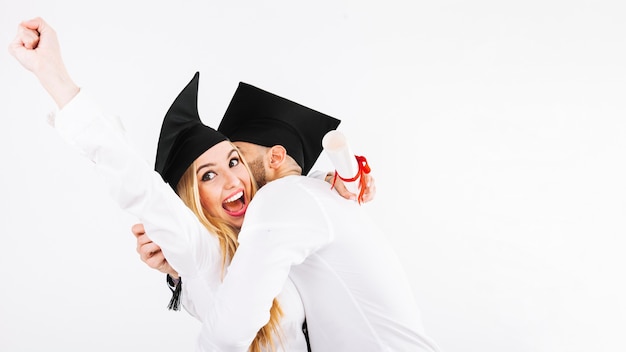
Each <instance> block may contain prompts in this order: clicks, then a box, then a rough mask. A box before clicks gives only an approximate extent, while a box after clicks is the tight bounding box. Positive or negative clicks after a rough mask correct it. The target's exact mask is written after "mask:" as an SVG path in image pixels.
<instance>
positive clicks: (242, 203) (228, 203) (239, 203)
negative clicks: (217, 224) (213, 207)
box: [222, 191, 246, 216]
mask: <svg viewBox="0 0 626 352" xmlns="http://www.w3.org/2000/svg"><path fill="white" fill-rule="evenodd" d="M222 208H224V210H226V212H227V213H228V214H230V215H231V216H241V215H243V214H244V213H245V211H246V199H245V197H244V196H243V191H238V192H236V193H234V194H233V195H232V196H230V197H228V198H226V199H225V200H224V201H223V202H222Z"/></svg>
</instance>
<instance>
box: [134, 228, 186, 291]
mask: <svg viewBox="0 0 626 352" xmlns="http://www.w3.org/2000/svg"><path fill="white" fill-rule="evenodd" d="M131 230H132V232H133V234H134V235H135V237H136V238H137V253H139V257H140V258H141V261H143V262H144V263H146V264H147V265H148V266H149V267H151V268H152V269H155V270H158V271H160V272H162V273H164V274H169V275H170V276H171V277H172V278H174V279H178V273H177V272H176V270H174V269H173V268H172V267H171V266H170V264H169V263H168V262H167V260H166V259H165V256H164V255H163V252H162V251H161V247H159V246H158V245H157V244H156V243H154V242H152V240H150V238H149V237H148V235H146V231H145V229H144V227H143V224H135V225H133V227H132V228H131Z"/></svg>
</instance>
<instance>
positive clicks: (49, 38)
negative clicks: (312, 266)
mask: <svg viewBox="0 0 626 352" xmlns="http://www.w3.org/2000/svg"><path fill="white" fill-rule="evenodd" d="M9 51H10V52H11V54H12V55H13V56H15V58H16V59H17V60H18V61H19V62H20V63H21V64H22V65H23V66H24V67H25V68H26V69H27V70H29V71H31V72H33V73H34V74H35V75H36V76H37V78H38V79H39V81H40V82H41V84H42V86H43V87H44V88H45V89H46V90H47V91H48V93H49V94H50V96H51V97H52V98H53V99H54V101H55V103H56V104H57V106H58V108H59V111H57V113H56V114H55V116H54V118H53V120H54V122H53V123H54V125H55V128H56V129H57V130H58V132H59V134H60V135H61V136H62V137H63V138H64V139H66V140H67V141H68V142H69V143H70V144H72V145H74V146H75V147H76V148H77V149H78V150H79V151H80V152H81V153H83V154H84V155H85V156H86V157H87V158H89V159H90V160H91V161H92V162H93V163H94V164H95V166H96V169H97V170H98V172H99V173H100V174H102V175H103V176H104V178H105V179H106V180H107V182H106V186H107V187H108V188H109V189H110V191H111V192H110V194H111V195H112V197H113V198H114V199H115V200H116V201H117V202H118V204H119V205H120V206H121V207H122V208H123V209H125V210H127V211H129V212H130V213H132V214H134V215H136V216H137V217H139V219H140V220H141V222H142V223H143V224H144V226H145V228H146V231H148V232H149V233H150V238H151V239H152V240H154V242H155V243H156V244H157V245H158V246H159V247H160V249H161V250H162V252H163V254H164V256H165V257H166V258H167V261H168V263H169V264H171V266H172V268H174V269H175V271H176V272H177V274H180V276H181V277H183V278H184V280H185V287H186V292H187V293H188V297H187V300H186V302H187V303H188V305H187V306H186V308H187V309H188V310H189V311H190V313H192V315H195V316H196V317H198V318H199V319H200V320H202V321H203V322H204V323H206V321H205V320H206V319H209V320H210V317H206V316H205V315H203V314H198V312H205V311H207V310H208V306H209V305H211V304H212V298H213V297H214V294H215V290H216V288H217V287H218V286H219V285H220V284H221V281H222V279H223V275H224V270H225V268H226V267H227V266H228V265H229V262H230V260H231V258H232V257H233V255H234V253H235V251H236V250H237V246H238V244H237V234H238V231H239V229H240V228H241V225H242V223H243V218H244V214H245V212H246V210H247V206H248V204H249V202H250V200H251V198H252V196H253V195H254V192H255V188H256V186H255V184H254V181H253V180H252V178H251V174H250V170H249V169H248V167H247V165H246V164H245V163H244V161H243V160H242V158H241V156H240V155H239V152H238V150H237V148H235V147H234V146H233V144H231V142H230V141H229V140H228V139H227V138H226V137H225V136H223V135H222V134H221V133H219V132H217V131H215V130H214V129H212V128H210V127H208V126H205V125H204V124H202V122H201V121H200V118H199V116H198V112H197V89H198V79H199V77H198V74H196V75H195V76H194V78H193V79H192V80H191V82H189V84H188V85H187V86H186V87H185V89H183V91H181V93H180V94H179V96H178V97H177V99H176V100H175V101H174V103H173V104H172V106H171V108H170V109H169V111H168V112H167V114H166V116H165V118H164V120H163V126H162V130H161V135H160V137H159V146H158V151H157V161H156V167H155V169H156V171H158V173H155V172H154V171H153V170H152V169H151V168H150V167H149V166H148V165H147V164H146V163H145V162H144V160H143V159H142V158H141V157H140V156H139V155H138V154H137V153H136V151H135V150H134V148H133V147H132V146H131V145H130V143H129V142H128V140H127V139H126V138H125V136H124V134H123V132H122V131H121V129H120V128H119V124H118V122H116V121H115V120H114V119H111V118H110V117H109V116H108V115H106V114H105V113H104V112H103V111H102V110H101V109H100V108H99V107H98V105H97V103H96V102H95V101H93V100H92V99H91V98H90V97H89V95H88V93H87V92H85V91H83V90H82V89H81V88H79V87H78V86H77V85H76V84H75V83H74V82H73V80H72V79H71V77H70V76H69V74H68V73H67V70H66V68H65V66H64V64H63V60H62V58H61V53H60V49H59V44H58V40H57V37H56V33H55V31H54V30H53V29H52V28H51V27H50V26H49V25H48V24H47V23H46V22H45V21H44V20H43V19H41V18H35V19H32V20H29V21H25V22H22V23H21V24H20V25H19V27H18V33H17V36H16V38H15V39H14V41H13V42H12V43H11V45H10V47H9ZM333 120H334V119H333ZM338 123H339V121H338V120H335V121H333V122H332V124H331V125H334V127H336V125H338ZM320 138H321V137H320ZM164 180H165V181H166V182H167V184H166V183H165V182H163V181H164ZM168 184H169V185H168ZM172 190H174V192H173V191H172ZM179 197H180V198H179ZM174 199H176V200H174ZM180 199H182V200H183V202H184V204H183V202H180ZM165 205H167V206H165ZM224 309H228V307H225V308H224ZM249 318H250V319H241V317H233V319H235V320H236V321H237V322H243V324H238V329H240V330H241V331H240V332H241V333H237V334H232V336H234V337H236V338H235V339H232V340H228V339H223V338H222V339H220V341H212V342H211V343H210V345H211V347H208V346H207V345H203V344H200V343H199V344H198V350H199V351H208V350H213V349H214V348H218V349H219V350H224V351H296V352H299V351H307V349H308V346H307V343H306V339H305V336H304V334H303V332H302V324H303V322H304V310H303V306H302V303H301V301H300V298H299V295H298V292H297V290H296V289H295V287H294V286H293V284H292V283H291V282H290V281H289V280H287V281H286V283H285V285H284V287H283V289H282V291H281V292H280V294H279V295H278V297H277V299H275V300H274V302H273V303H272V305H271V308H270V309H269V311H263V312H262V313H261V314H260V315H259V316H255V317H249ZM247 322H249V323H247ZM259 322H262V323H261V324H259Z"/></svg>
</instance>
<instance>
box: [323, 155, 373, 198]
mask: <svg viewBox="0 0 626 352" xmlns="http://www.w3.org/2000/svg"><path fill="white" fill-rule="evenodd" d="M354 157H355V158H356V162H357V164H359V171H357V173H356V176H354V177H353V178H343V177H341V176H339V174H338V173H337V170H335V177H334V178H333V183H332V185H331V187H330V188H331V189H332V188H333V187H335V181H337V177H339V178H340V179H341V180H342V181H343V182H354V181H356V180H359V190H360V191H359V196H358V198H357V200H358V201H359V204H361V203H363V193H364V192H365V180H364V179H363V177H362V176H363V174H369V173H370V171H372V170H371V169H370V166H369V165H368V164H367V159H365V157H364V156H359V155H355V156H354Z"/></svg>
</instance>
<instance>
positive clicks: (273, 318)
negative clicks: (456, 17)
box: [176, 155, 283, 352]
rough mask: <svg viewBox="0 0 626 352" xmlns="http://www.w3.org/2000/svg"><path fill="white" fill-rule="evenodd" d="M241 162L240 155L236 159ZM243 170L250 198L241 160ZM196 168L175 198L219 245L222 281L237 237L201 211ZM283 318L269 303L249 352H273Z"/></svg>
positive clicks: (277, 307) (275, 305)
mask: <svg viewBox="0 0 626 352" xmlns="http://www.w3.org/2000/svg"><path fill="white" fill-rule="evenodd" d="M240 158H241V155H240ZM241 160H242V162H243V164H244V166H245V167H246V169H247V170H248V175H250V179H251V183H252V192H251V194H250V198H252V197H253V196H254V194H255V193H256V190H257V185H256V182H255V181H254V178H253V177H252V173H251V172H250V169H249V167H248V164H247V163H246V162H245V161H244V160H243V158H241ZM196 171H197V168H196V165H195V163H192V164H191V166H189V168H187V170H186V171H185V173H184V174H183V176H182V177H181V178H180V181H179V182H178V185H177V187H176V191H177V193H178V196H179V197H180V198H181V199H182V200H183V202H184V203H185V205H187V207H189V209H191V210H192V211H193V212H194V213H195V214H196V216H197V217H198V219H199V220H200V222H201V223H202V225H204V226H205V227H206V228H207V230H209V232H211V233H212V234H214V235H215V236H217V238H218V239H219V243H220V249H221V253H222V268H221V269H222V279H223V278H224V269H225V268H226V266H227V265H228V264H229V263H230V260H231V258H232V257H233V255H234V254H235V251H236V250H237V246H238V244H239V243H238V241H237V237H238V235H239V229H238V228H235V227H233V226H232V225H230V224H228V223H227V222H226V221H224V220H223V219H219V218H216V217H214V216H211V215H209V213H208V212H207V211H206V209H204V208H203V207H202V204H201V203H200V192H199V191H198V179H197V177H196ZM282 316H283V311H282V309H281V307H280V304H279V303H278V300H277V299H276V298H274V301H273V302H272V308H271V309H270V320H269V322H268V323H267V324H266V325H265V326H263V327H262V328H261V329H260V330H259V331H258V332H257V335H256V337H255V338H254V340H253V341H252V344H251V345H250V349H249V350H248V351H250V352H261V351H264V350H265V351H275V350H276V345H275V344H274V339H273V338H272V336H273V335H275V336H276V337H277V338H278V341H279V342H280V343H281V344H282V338H281V330H280V319H281V318H282Z"/></svg>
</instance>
